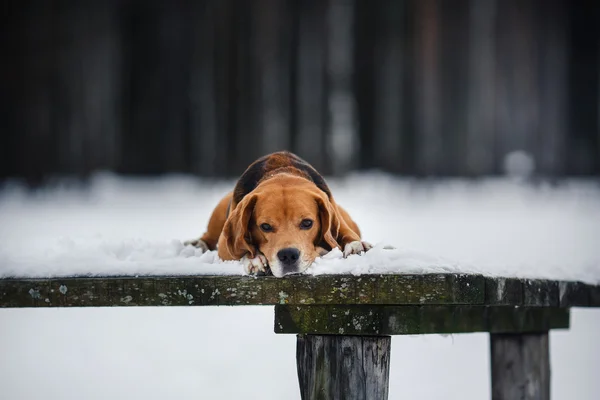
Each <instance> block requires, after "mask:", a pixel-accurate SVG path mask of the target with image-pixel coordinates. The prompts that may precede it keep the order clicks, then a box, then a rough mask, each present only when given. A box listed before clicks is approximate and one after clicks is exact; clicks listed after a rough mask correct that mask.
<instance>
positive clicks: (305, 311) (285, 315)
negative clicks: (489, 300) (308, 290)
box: [275, 305, 569, 335]
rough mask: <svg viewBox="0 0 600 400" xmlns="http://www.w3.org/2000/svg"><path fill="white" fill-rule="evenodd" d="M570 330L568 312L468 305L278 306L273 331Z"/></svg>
mask: <svg viewBox="0 0 600 400" xmlns="http://www.w3.org/2000/svg"><path fill="white" fill-rule="evenodd" d="M568 327H569V310H568V309H566V308H542V307H531V308H524V307H486V306H468V305H423V306H414V305H407V306H390V305H386V306H382V305H309V306H301V305H279V306H275V333H301V334H319V335H417V334H430V333H432V334H449V333H467V332H493V333H515V332H540V331H547V330H549V329H566V328H568Z"/></svg>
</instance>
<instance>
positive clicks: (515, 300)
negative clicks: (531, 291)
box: [485, 278, 523, 306]
mask: <svg viewBox="0 0 600 400" xmlns="http://www.w3.org/2000/svg"><path fill="white" fill-rule="evenodd" d="M485 303H486V304H489V305H498V306H505V305H520V304H523V281H521V280H519V279H511V278H486V280H485Z"/></svg>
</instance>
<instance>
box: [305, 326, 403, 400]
mask: <svg viewBox="0 0 600 400" xmlns="http://www.w3.org/2000/svg"><path fill="white" fill-rule="evenodd" d="M297 338H298V339H297V347H296V362H297V367H298V381H299V383H300V393H301V396H302V400H316V399H323V400H335V399H344V400H386V399H387V398H388V387H389V371H390V348H391V337H390V336H338V335H298V336H297Z"/></svg>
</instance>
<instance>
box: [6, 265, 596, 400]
mask: <svg viewBox="0 0 600 400" xmlns="http://www.w3.org/2000/svg"><path fill="white" fill-rule="evenodd" d="M237 305H270V306H275V323H274V330H275V333H281V334H285V333H293V334H297V350H296V361H297V368H298V379H299V383H300V392H301V394H302V398H303V399H366V400H372V399H387V394H388V380H389V362H390V347H391V337H390V335H406V334H431V333H434V334H452V333H462V332H489V333H490V342H491V346H490V347H491V363H492V368H491V370H492V399H494V400H495V399H511V400H512V399H539V400H544V399H549V398H550V362H549V343H548V331H549V330H550V329H567V328H569V309H570V308H571V307H600V286H594V285H587V284H584V283H581V282H565V281H551V280H528V279H524V280H522V279H512V278H488V277H484V276H480V275H459V274H428V275H362V276H346V275H327V276H290V277H286V278H279V279H278V278H273V277H258V278H254V277H242V276H219V277H214V276H179V277H167V276H157V277H102V278H78V277H73V278H55V279H2V280H0V307H105V306H237Z"/></svg>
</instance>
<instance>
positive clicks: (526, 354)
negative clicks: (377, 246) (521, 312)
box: [490, 332, 550, 400]
mask: <svg viewBox="0 0 600 400" xmlns="http://www.w3.org/2000/svg"><path fill="white" fill-rule="evenodd" d="M490 347H491V363H492V400H505V399H506V400H509V399H521V400H550V352H549V349H548V332H543V333H531V334H491V335H490Z"/></svg>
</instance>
